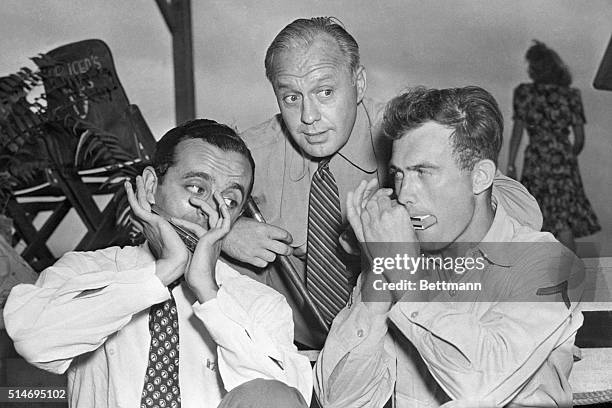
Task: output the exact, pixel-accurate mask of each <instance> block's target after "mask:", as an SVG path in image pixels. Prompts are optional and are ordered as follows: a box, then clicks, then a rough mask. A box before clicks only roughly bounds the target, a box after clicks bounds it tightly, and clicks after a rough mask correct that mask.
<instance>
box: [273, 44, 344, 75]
mask: <svg viewBox="0 0 612 408" xmlns="http://www.w3.org/2000/svg"><path fill="white" fill-rule="evenodd" d="M316 68H328V69H331V70H336V71H347V72H349V71H350V62H349V59H348V56H346V55H344V53H343V52H342V50H341V49H340V47H339V46H338V43H337V42H336V41H335V40H333V39H332V38H329V36H327V35H324V36H320V37H318V38H317V39H316V40H315V41H314V42H313V43H312V44H311V45H310V46H307V45H305V44H295V46H292V47H289V48H284V49H282V50H280V51H279V52H277V54H276V56H275V58H274V64H273V73H274V78H275V79H279V78H280V77H283V76H295V77H300V78H302V77H305V76H307V75H308V74H310V73H311V72H312V70H313V69H316Z"/></svg>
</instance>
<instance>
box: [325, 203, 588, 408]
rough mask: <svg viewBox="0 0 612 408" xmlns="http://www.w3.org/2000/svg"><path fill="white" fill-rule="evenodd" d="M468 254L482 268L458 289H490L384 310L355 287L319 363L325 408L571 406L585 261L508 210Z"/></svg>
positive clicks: (440, 294) (436, 295)
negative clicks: (476, 285) (375, 310)
mask: <svg viewBox="0 0 612 408" xmlns="http://www.w3.org/2000/svg"><path fill="white" fill-rule="evenodd" d="M469 256H471V257H475V256H480V257H481V258H482V259H484V265H485V268H484V269H482V270H478V269H473V270H471V271H468V272H465V273H464V275H462V276H461V278H460V280H459V282H463V283H475V282H480V283H481V284H482V290H480V291H461V290H458V291H457V290H453V289H451V290H441V291H433V292H431V294H430V295H429V296H428V297H427V298H426V299H425V300H426V301H423V302H411V301H400V302H398V303H397V304H395V306H393V308H392V309H391V310H390V312H389V313H387V314H375V313H372V312H371V311H370V309H369V308H368V307H367V306H366V304H365V303H363V302H362V301H361V294H360V290H359V288H360V284H359V283H358V285H357V286H356V288H355V290H354V292H353V299H354V300H353V301H352V302H349V303H350V304H349V305H348V306H347V307H346V308H345V309H343V310H342V311H340V313H339V314H338V316H336V319H335V320H334V322H333V325H332V328H331V331H330V334H329V336H328V337H327V342H326V343H325V347H324V349H323V351H322V353H321V355H320V356H319V359H318V361H317V365H316V367H315V376H316V379H315V392H316V393H317V395H318V397H319V400H320V401H321V402H322V405H323V406H325V407H326V408H333V407H349V406H351V407H352V406H359V407H381V406H383V405H384V404H385V402H386V401H387V400H388V399H389V397H391V396H393V398H394V399H395V403H396V405H395V406H397V407H398V408H413V407H414V408H416V407H438V406H441V405H443V404H445V403H449V405H448V406H453V407H478V406H482V407H488V408H491V407H501V406H508V407H551V406H555V407H556V406H561V407H569V406H571V401H572V391H571V387H570V385H569V383H568V378H569V373H570V370H571V368H572V364H573V351H574V340H575V336H576V332H577V330H578V328H580V326H581V325H582V321H583V316H582V313H581V312H580V311H579V309H578V308H577V306H578V303H579V300H580V298H581V296H582V292H583V289H584V268H583V265H582V263H581V262H580V260H579V259H578V258H577V257H576V256H575V255H574V254H573V253H571V252H570V251H569V250H568V249H566V248H565V247H563V246H562V245H561V244H560V243H558V242H557V241H556V240H554V238H553V236H552V235H551V234H550V233H544V232H537V231H534V230H533V229H530V228H528V227H524V226H521V225H520V223H519V222H518V221H517V220H515V219H514V218H512V217H510V216H509V215H508V214H506V211H505V210H504V208H503V207H501V206H498V207H497V210H496V214H495V218H494V221H493V224H492V225H491V228H490V230H489V232H488V233H487V235H486V236H485V238H484V239H483V241H482V242H481V243H480V244H479V245H478V246H477V247H476V248H475V249H473V250H472V251H471V253H470V254H469ZM444 276H447V275H445V274H443V272H442V271H439V272H438V273H432V274H431V277H430V279H429V280H430V281H431V280H447V281H448V279H444ZM447 277H448V276H447ZM450 401H453V402H450Z"/></svg>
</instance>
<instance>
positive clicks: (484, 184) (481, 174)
mask: <svg viewBox="0 0 612 408" xmlns="http://www.w3.org/2000/svg"><path fill="white" fill-rule="evenodd" d="M496 170H497V166H495V163H493V161H492V160H489V159H485V160H480V161H479V162H478V163H476V164H475V165H474V169H472V192H473V193H474V194H476V195H478V194H481V193H483V192H484V191H487V190H488V189H489V188H490V187H491V186H492V185H493V179H494V178H495V171H496Z"/></svg>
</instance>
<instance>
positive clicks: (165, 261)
mask: <svg viewBox="0 0 612 408" xmlns="http://www.w3.org/2000/svg"><path fill="white" fill-rule="evenodd" d="M124 187H125V190H126V194H127V199H128V203H129V204H130V208H131V209H132V214H133V216H134V217H135V220H136V222H138V224H139V225H140V226H141V228H142V233H143V234H144V236H145V238H146V240H147V243H148V245H149V248H150V249H151V252H153V255H154V256H155V258H156V262H155V274H156V275H157V277H158V278H159V279H160V280H161V281H162V283H163V284H164V285H166V286H168V285H169V284H170V283H172V282H174V281H175V280H176V279H178V278H180V277H181V275H183V273H184V271H185V267H186V266H187V264H188V262H189V251H188V250H187V247H185V244H183V241H182V240H181V238H180V237H179V236H178V234H177V233H176V231H174V228H173V227H172V226H171V225H170V224H169V223H168V222H167V221H166V220H164V219H163V218H162V217H160V216H159V215H157V214H153V213H152V212H151V204H150V203H149V202H148V201H147V198H146V193H145V189H144V184H143V180H142V177H141V176H138V177H136V194H134V191H133V190H132V185H131V183H129V182H126V183H125V186H124Z"/></svg>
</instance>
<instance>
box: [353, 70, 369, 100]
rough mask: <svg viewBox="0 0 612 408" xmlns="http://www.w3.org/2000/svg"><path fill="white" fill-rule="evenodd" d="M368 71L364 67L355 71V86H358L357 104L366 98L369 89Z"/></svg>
mask: <svg viewBox="0 0 612 408" xmlns="http://www.w3.org/2000/svg"><path fill="white" fill-rule="evenodd" d="M367 82H368V81H367V78H366V70H365V67H364V66H363V65H359V66H358V67H357V70H356V71H355V86H357V103H360V102H361V100H362V99H363V97H364V96H365V92H366V89H367V87H368V84H367Z"/></svg>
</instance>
